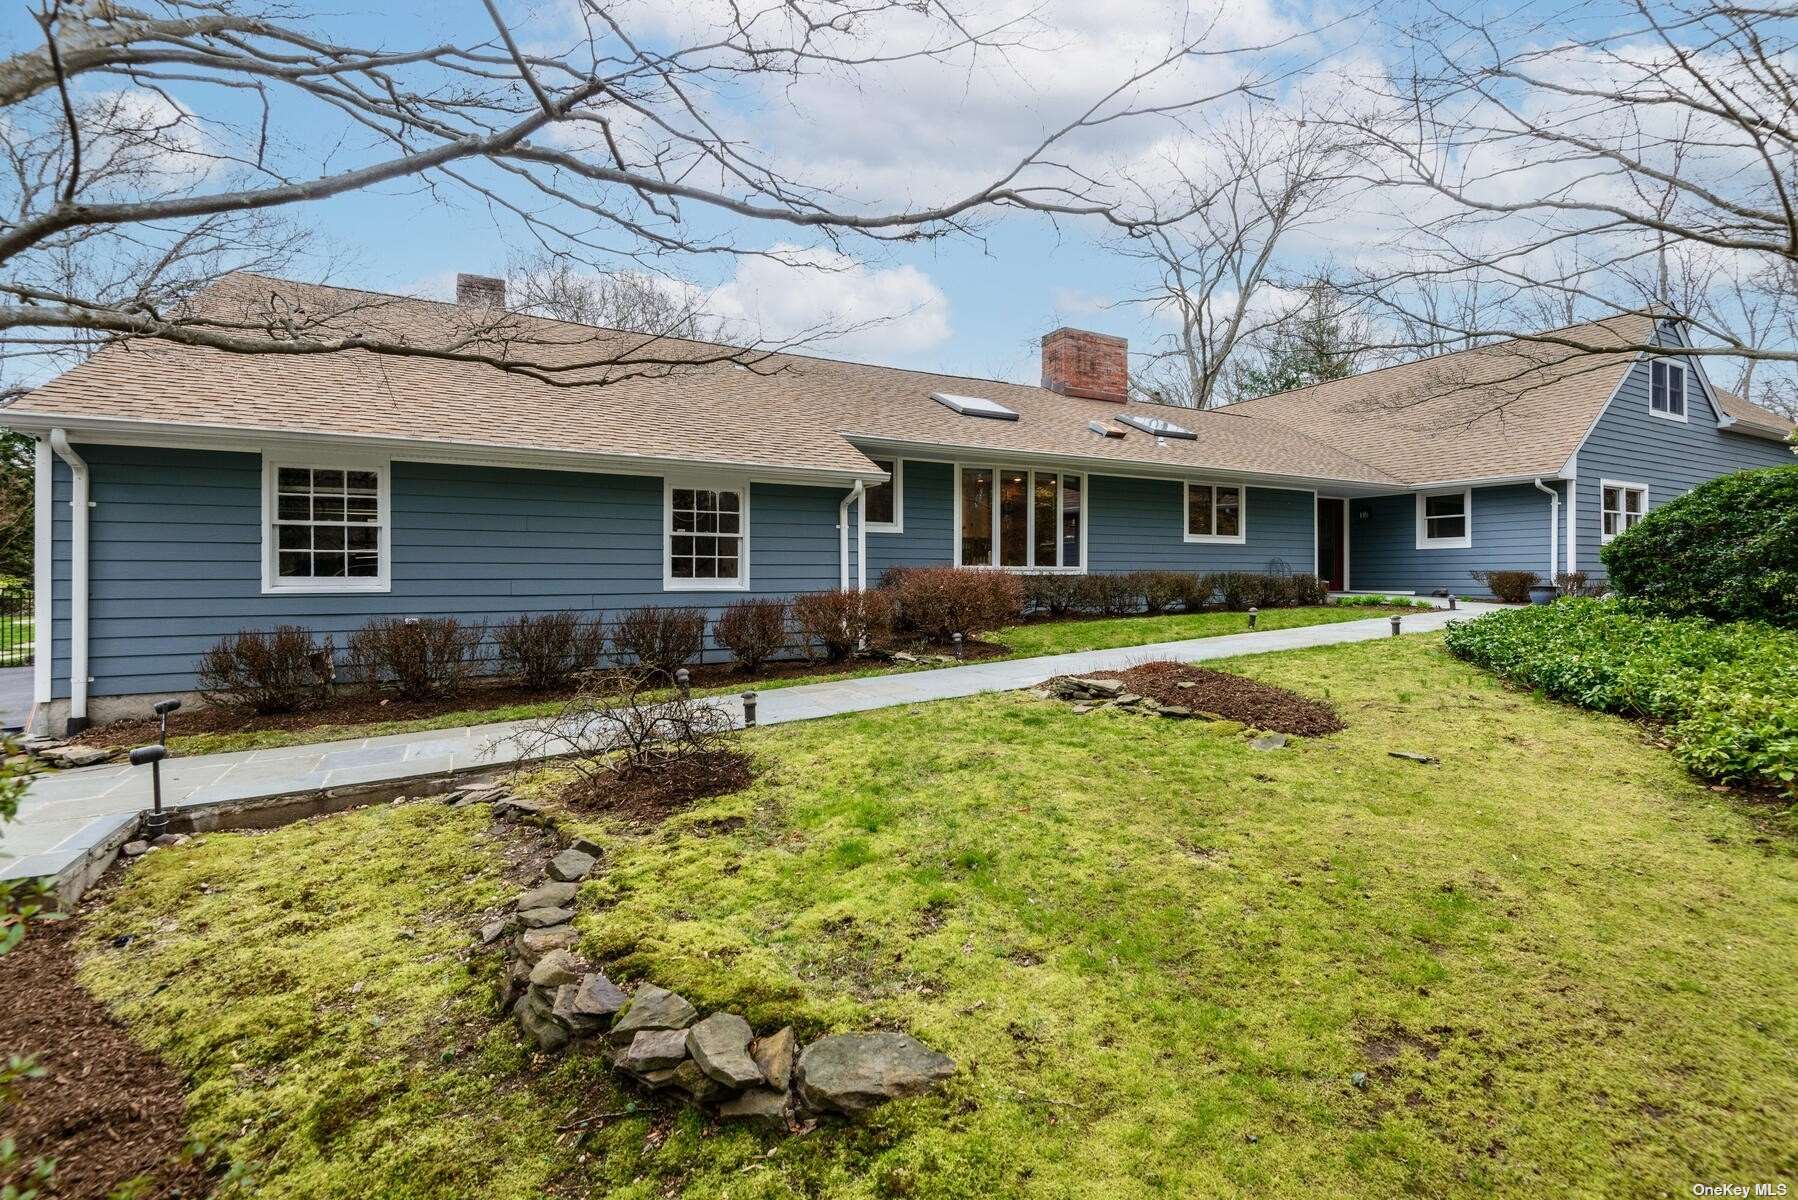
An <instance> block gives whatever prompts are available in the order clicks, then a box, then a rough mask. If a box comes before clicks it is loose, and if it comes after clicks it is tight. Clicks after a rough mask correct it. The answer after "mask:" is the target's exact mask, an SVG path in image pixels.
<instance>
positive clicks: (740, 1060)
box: [687, 1013, 763, 1091]
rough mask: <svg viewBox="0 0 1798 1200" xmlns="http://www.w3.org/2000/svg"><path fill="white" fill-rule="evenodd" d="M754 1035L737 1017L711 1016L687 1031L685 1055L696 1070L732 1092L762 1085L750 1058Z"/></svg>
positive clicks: (756, 1067) (757, 1069) (720, 1014)
mask: <svg viewBox="0 0 1798 1200" xmlns="http://www.w3.org/2000/svg"><path fill="white" fill-rule="evenodd" d="M754 1037H755V1031H754V1030H753V1029H751V1028H750V1027H749V1022H748V1021H745V1020H744V1019H743V1018H742V1017H739V1016H738V1015H737V1014H736V1013H713V1014H712V1015H711V1016H709V1017H707V1018H706V1019H705V1020H703V1021H700V1022H699V1023H698V1024H696V1025H694V1026H693V1027H692V1028H691V1029H689V1030H687V1053H688V1054H689V1055H690V1056H691V1057H692V1059H693V1061H694V1062H696V1063H698V1064H699V1069H700V1070H701V1071H704V1072H705V1073H706V1074H707V1075H709V1076H711V1077H712V1078H713V1079H716V1080H717V1081H718V1082H719V1083H722V1084H723V1085H724V1086H725V1087H728V1088H730V1089H731V1090H732V1091H738V1090H741V1089H743V1088H746V1087H753V1086H754V1085H756V1084H759V1083H761V1082H762V1081H763V1080H762V1069H761V1068H760V1067H758V1066H756V1064H755V1059H753V1058H751V1057H750V1056H749V1043H750V1041H752V1040H753V1039H754Z"/></svg>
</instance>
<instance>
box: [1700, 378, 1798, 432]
mask: <svg viewBox="0 0 1798 1200" xmlns="http://www.w3.org/2000/svg"><path fill="white" fill-rule="evenodd" d="M1711 392H1712V393H1713V394H1714V395H1715V396H1716V397H1717V404H1718V406H1719V407H1720V408H1722V409H1723V412H1724V414H1725V415H1726V416H1728V417H1729V419H1730V420H1732V421H1739V422H1741V423H1742V424H1743V425H1752V426H1754V427H1755V429H1757V430H1765V431H1767V432H1768V433H1772V434H1777V435H1778V436H1780V437H1782V438H1784V437H1790V436H1791V435H1792V430H1793V429H1794V428H1798V426H1794V424H1793V423H1792V422H1791V421H1790V420H1789V419H1787V418H1785V417H1782V416H1780V415H1779V414H1778V413H1776V412H1774V411H1773V410H1772V409H1768V408H1762V407H1761V406H1760V405H1758V404H1755V403H1753V402H1752V401H1749V400H1744V399H1742V397H1740V396H1738V395H1736V394H1735V393H1734V392H1726V391H1724V390H1723V389H1722V388H1720V387H1713V388H1712V389H1711Z"/></svg>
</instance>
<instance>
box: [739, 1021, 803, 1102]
mask: <svg viewBox="0 0 1798 1200" xmlns="http://www.w3.org/2000/svg"><path fill="white" fill-rule="evenodd" d="M798 1055H799V1038H798V1036H797V1035H795V1034H794V1032H793V1027H792V1026H791V1025H787V1026H784V1027H782V1028H781V1029H779V1030H777V1031H775V1032H774V1033H770V1034H768V1035H767V1036H766V1037H759V1038H757V1039H755V1041H754V1042H753V1043H751V1044H750V1047H749V1057H751V1058H753V1059H755V1065H756V1066H757V1067H759V1068H760V1069H761V1072H762V1078H763V1079H766V1080H767V1081H768V1086H769V1087H771V1088H778V1089H779V1090H780V1091H781V1092H782V1093H785V1092H786V1090H787V1085H788V1084H790V1083H791V1082H793V1060H794V1059H795V1058H797V1057H798Z"/></svg>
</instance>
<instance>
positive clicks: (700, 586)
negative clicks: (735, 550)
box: [662, 475, 750, 592]
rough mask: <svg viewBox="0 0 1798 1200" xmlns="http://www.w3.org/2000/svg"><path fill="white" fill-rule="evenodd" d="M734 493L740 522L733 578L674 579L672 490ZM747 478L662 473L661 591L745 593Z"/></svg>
mask: <svg viewBox="0 0 1798 1200" xmlns="http://www.w3.org/2000/svg"><path fill="white" fill-rule="evenodd" d="M675 488H694V489H696V490H699V491H707V492H736V493H738V497H739V499H738V511H739V512H741V514H742V517H743V521H742V526H743V530H742V538H743V544H742V551H741V553H739V554H738V555H737V577H736V578H735V579H676V578H675V577H674V489H675ZM749 501H750V487H749V480H748V479H747V478H745V477H744V476H741V475H664V476H662V590H663V591H664V592H746V591H748V590H749Z"/></svg>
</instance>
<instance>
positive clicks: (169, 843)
mask: <svg viewBox="0 0 1798 1200" xmlns="http://www.w3.org/2000/svg"><path fill="white" fill-rule="evenodd" d="M192 840H193V838H192V836H191V835H189V834H185V833H165V834H163V835H162V836H161V837H158V838H157V839H156V840H154V841H152V842H151V843H150V844H151V845H152V846H161V847H162V848H163V849H164V850H168V849H170V848H172V847H175V846H185V845H187V843H188V842H190V841H192Z"/></svg>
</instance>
